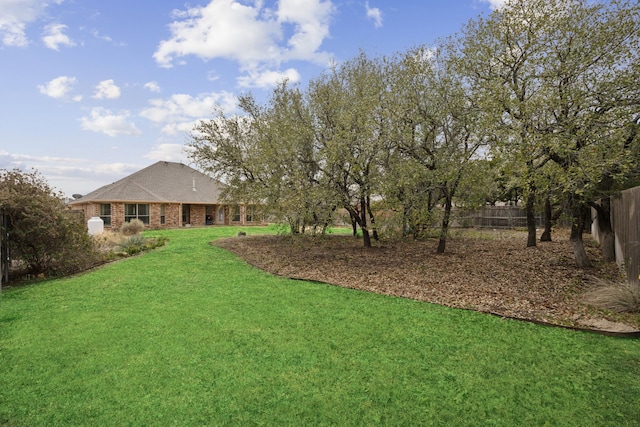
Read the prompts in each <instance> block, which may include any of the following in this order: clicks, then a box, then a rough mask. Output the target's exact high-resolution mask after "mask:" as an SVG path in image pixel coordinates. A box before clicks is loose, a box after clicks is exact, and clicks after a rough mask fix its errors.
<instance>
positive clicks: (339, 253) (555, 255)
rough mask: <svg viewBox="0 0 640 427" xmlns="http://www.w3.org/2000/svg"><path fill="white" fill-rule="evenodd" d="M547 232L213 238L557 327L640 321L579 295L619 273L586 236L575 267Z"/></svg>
mask: <svg viewBox="0 0 640 427" xmlns="http://www.w3.org/2000/svg"><path fill="white" fill-rule="evenodd" d="M249 234H250V233H249ZM454 234H456V233H454ZM554 238H556V239H557V241H554V242H543V243H538V245H537V246H536V247H531V248H527V247H526V236H525V234H524V233H522V232H512V231H502V232H501V231H473V232H471V233H466V235H465V234H461V235H454V236H452V237H451V238H450V239H449V240H448V241H447V249H446V251H445V253H444V254H436V253H435V248H436V246H437V241H436V240H426V241H415V240H412V239H407V240H403V241H394V242H384V243H376V244H375V245H374V247H372V248H364V247H363V245H362V240H360V239H355V238H353V237H351V236H344V235H342V236H336V235H331V236H322V237H315V238H310V237H301V238H295V239H294V238H291V237H290V236H242V237H234V238H230V239H223V240H218V241H216V242H214V243H213V244H214V245H216V246H219V247H222V248H225V249H227V250H229V251H231V252H233V253H235V254H237V255H238V256H240V257H242V258H243V259H245V260H246V261H247V262H248V263H249V264H251V265H253V266H255V267H258V268H260V269H263V270H266V271H268V272H270V273H272V274H275V275H278V276H283V277H288V278H293V279H304V280H312V281H319V282H324V283H329V284H333V285H336V286H343V287H347V288H353V289H359V290H364V291H369V292H376V293H380V294H385V295H393V296H397V297H402V298H410V299H414V300H419V301H426V302H431V303H436V304H441V305H444V306H449V307H456V308H464V309H471V310H476V311H480V312H486V313H492V314H496V315H500V316H504V317H509V318H516V319H522V320H529V321H535V322H540V323H548V324H553V325H559V326H564V327H574V328H579V329H591V330H598V331H610V332H615V333H629V332H633V331H636V332H637V331H638V330H640V316H639V315H632V314H617V313H606V312H603V311H601V310H596V309H594V308H593V307H589V306H587V305H586V304H585V303H584V302H583V301H582V296H583V295H584V293H585V292H586V291H588V290H590V289H591V288H592V287H593V286H595V284H594V278H600V279H609V280H617V279H618V278H619V269H618V267H617V266H616V265H615V264H604V263H600V262H599V260H598V259H599V251H598V249H597V246H596V244H595V242H593V241H592V240H591V239H590V238H589V237H588V236H585V240H586V246H587V252H588V254H589V256H590V258H591V259H592V260H593V261H594V265H595V267H594V268H591V269H587V270H584V269H579V268H577V267H575V264H574V258H573V251H572V247H571V244H570V242H569V240H568V237H567V236H558V237H554Z"/></svg>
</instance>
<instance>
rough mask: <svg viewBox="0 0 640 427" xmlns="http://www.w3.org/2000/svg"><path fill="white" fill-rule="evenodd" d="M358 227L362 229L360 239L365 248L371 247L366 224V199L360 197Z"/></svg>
mask: <svg viewBox="0 0 640 427" xmlns="http://www.w3.org/2000/svg"><path fill="white" fill-rule="evenodd" d="M360 229H361V230H362V240H363V243H364V247H365V248H370V247H371V236H370V235H369V227H368V226H367V199H366V198H365V197H360Z"/></svg>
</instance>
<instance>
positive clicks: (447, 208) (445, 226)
mask: <svg viewBox="0 0 640 427" xmlns="http://www.w3.org/2000/svg"><path fill="white" fill-rule="evenodd" d="M452 205H453V203H452V200H451V197H450V196H449V195H446V196H445V202H444V216H443V217H442V225H441V227H440V239H439V240H438V249H436V253H439V254H443V253H444V249H445V247H446V245H447V234H448V233H449V220H450V219H451V208H452Z"/></svg>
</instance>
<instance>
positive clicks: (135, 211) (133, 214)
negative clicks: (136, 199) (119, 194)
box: [124, 203, 149, 225]
mask: <svg viewBox="0 0 640 427" xmlns="http://www.w3.org/2000/svg"><path fill="white" fill-rule="evenodd" d="M136 218H137V219H139V220H140V221H142V222H143V223H144V224H147V225H148V224H149V205H147V204H138V203H127V204H126V205H124V221H125V222H129V221H131V220H132V219H136Z"/></svg>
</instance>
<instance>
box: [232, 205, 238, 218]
mask: <svg viewBox="0 0 640 427" xmlns="http://www.w3.org/2000/svg"><path fill="white" fill-rule="evenodd" d="M231 221H233V222H240V206H238V205H235V206H234V207H233V211H232V212H231Z"/></svg>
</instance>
